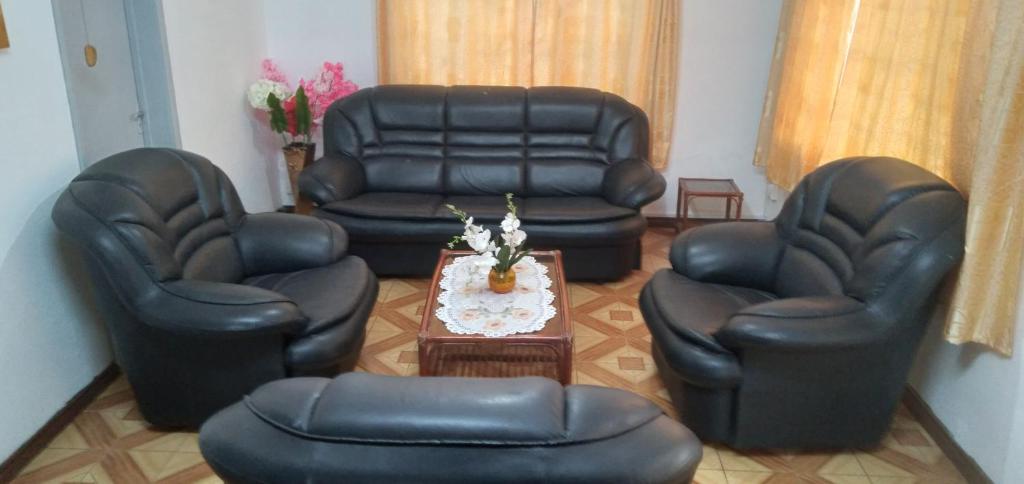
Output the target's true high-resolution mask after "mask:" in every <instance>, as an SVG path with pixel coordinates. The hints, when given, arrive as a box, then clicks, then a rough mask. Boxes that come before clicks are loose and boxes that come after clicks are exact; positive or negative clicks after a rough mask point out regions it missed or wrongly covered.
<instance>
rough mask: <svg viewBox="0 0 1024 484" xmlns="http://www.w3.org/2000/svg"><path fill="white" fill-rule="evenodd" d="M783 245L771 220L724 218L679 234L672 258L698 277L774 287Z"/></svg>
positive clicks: (680, 269)
mask: <svg viewBox="0 0 1024 484" xmlns="http://www.w3.org/2000/svg"><path fill="white" fill-rule="evenodd" d="M782 249H783V243H782V240H781V239H780V238H779V236H778V234H777V232H776V229H775V224H774V223H772V222H724V223H716V224H712V225H705V226H702V227H696V228H693V229H690V230H687V231H686V232H683V233H682V234H679V236H678V237H676V240H675V241H674V242H673V243H672V249H671V250H670V252H669V261H670V262H672V268H673V269H675V271H676V272H678V273H680V274H682V275H684V276H686V277H689V278H690V279H693V280H695V281H701V282H710V283H716V284H730V285H736V286H744V287H751V288H755V289H761V290H765V291H771V290H772V289H773V286H774V282H775V266H776V264H777V262H778V260H779V256H780V255H781V253H782Z"/></svg>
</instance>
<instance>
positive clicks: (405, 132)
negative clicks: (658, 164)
mask: <svg viewBox="0 0 1024 484" xmlns="http://www.w3.org/2000/svg"><path fill="white" fill-rule="evenodd" d="M648 145H649V142H648V125H647V116H646V115H645V114H644V112H643V111H642V110H640V109H639V108H637V107H636V106H634V105H632V104H630V103H628V102H626V101H625V100H624V99H622V98H621V97H619V96H616V95H614V94H609V93H605V92H601V91H597V90H594V89H586V88H576V87H533V88H522V87H497V86H453V87H443V86H426V85H416V86H411V85H409V86H402V85H388V86H378V87H372V88H367V89H362V90H360V91H358V92H356V93H354V94H352V95H350V96H348V97H346V98H344V99H341V100H339V101H337V102H336V103H335V104H334V105H332V106H331V107H330V108H329V109H328V111H327V113H326V115H325V119H324V149H325V154H327V155H335V156H348V157H352V158H355V159H357V160H359V161H360V162H361V163H362V164H363V167H364V172H365V175H366V190H367V191H396V192H420V193H440V194H450V195H501V194H504V193H508V192H512V193H515V194H517V195H524V196H561V195H592V196H596V195H599V194H600V193H601V183H602V180H603V176H604V171H605V169H607V168H608V166H610V165H611V164H613V163H615V162H617V161H620V160H624V159H628V158H642V159H646V158H647V153H648Z"/></svg>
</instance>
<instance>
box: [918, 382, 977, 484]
mask: <svg viewBox="0 0 1024 484" xmlns="http://www.w3.org/2000/svg"><path fill="white" fill-rule="evenodd" d="M903 404H904V405H906V406H907V410H909V411H910V413H911V414H913V415H914V418H915V419H917V422H918V423H920V424H921V426H922V427H924V430H925V431H926V432H928V435H930V436H931V438H932V440H934V441H935V444H936V445H938V446H939V448H940V449H942V452H943V453H944V454H946V457H948V458H949V460H950V461H952V462H953V465H954V466H956V469H957V470H958V471H960V474H963V476H964V479H967V482H970V483H971V484H992V479H991V478H989V477H988V475H986V474H985V471H984V470H982V469H981V466H979V465H978V463H977V462H976V461H975V460H974V458H973V457H971V456H970V455H967V452H965V451H964V449H963V447H960V444H957V443H956V441H955V440H953V435H952V434H950V433H949V429H947V428H946V426H945V425H943V424H942V421H941V420H939V418H938V417H936V416H935V412H933V411H932V408H931V407H930V406H928V403H927V402H925V401H924V399H923V398H921V395H920V394H918V393H917V391H916V390H914V389H913V388H911V387H910V386H909V385H908V386H907V390H906V391H905V392H904V393H903Z"/></svg>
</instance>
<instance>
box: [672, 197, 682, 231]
mask: <svg viewBox="0 0 1024 484" xmlns="http://www.w3.org/2000/svg"><path fill="white" fill-rule="evenodd" d="M682 203H683V187H679V189H678V190H677V191H676V218H675V220H673V221H672V226H673V227H675V229H676V233H677V234H678V233H679V206H680V204H682Z"/></svg>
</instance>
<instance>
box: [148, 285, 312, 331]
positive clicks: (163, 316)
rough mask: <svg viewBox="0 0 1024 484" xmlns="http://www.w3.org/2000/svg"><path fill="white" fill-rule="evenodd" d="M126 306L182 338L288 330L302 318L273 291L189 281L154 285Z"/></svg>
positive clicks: (297, 327) (296, 326) (300, 323)
mask: <svg viewBox="0 0 1024 484" xmlns="http://www.w3.org/2000/svg"><path fill="white" fill-rule="evenodd" d="M132 307H133V309H134V310H135V312H136V313H137V316H138V318H139V319H140V320H142V321H143V322H145V323H146V324H149V325H150V326H154V327H157V328H160V329H163V330H165V331H169V332H172V333H175V334H181V335H188V336H207V337H225V338H230V337H248V336H257V335H263V334H290V333H294V332H296V331H298V330H300V329H302V328H303V327H304V326H305V325H306V322H307V318H306V316H305V315H304V314H303V313H302V311H300V310H299V307H298V306H297V305H296V304H295V303H294V302H293V301H291V300H290V299H288V298H286V297H284V296H282V295H281V294H278V293H276V292H273V291H268V290H266V289H260V288H258V287H251V286H244V285H241V284H228V283H223V282H211V281H200V280H193V279H179V280H175V281H170V282H164V283H158V284H156V285H155V286H154V287H153V289H152V290H150V291H148V293H147V294H146V295H145V296H143V297H141V298H139V299H138V300H137V301H135V302H134V303H133V304H132Z"/></svg>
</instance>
